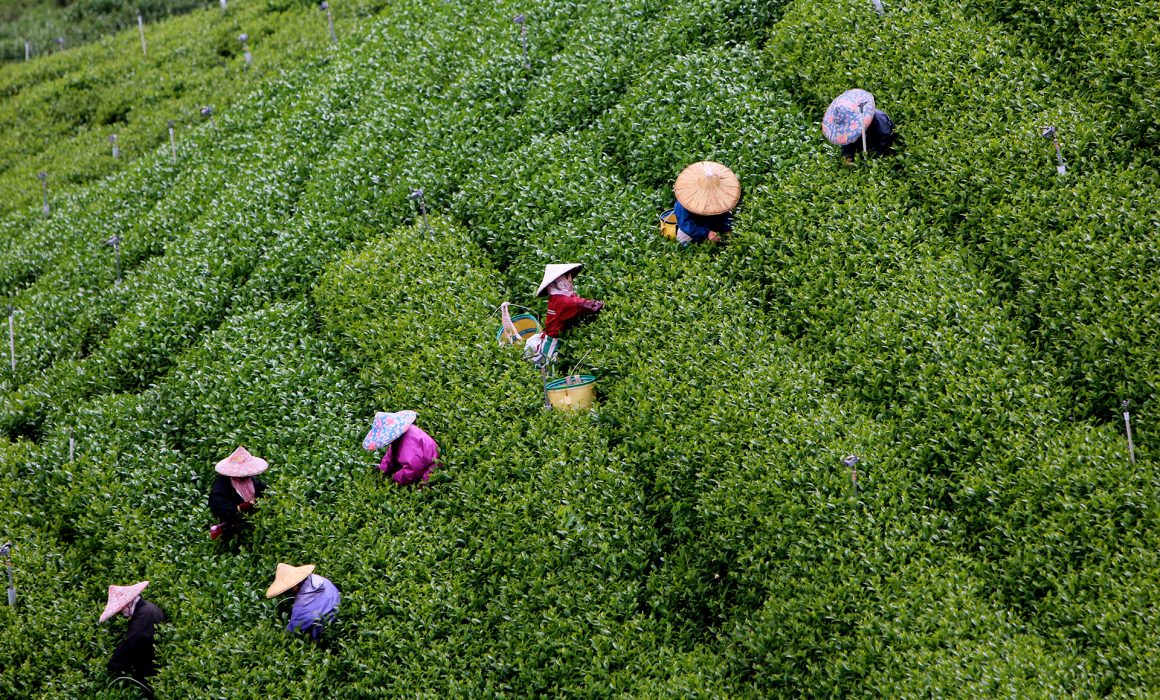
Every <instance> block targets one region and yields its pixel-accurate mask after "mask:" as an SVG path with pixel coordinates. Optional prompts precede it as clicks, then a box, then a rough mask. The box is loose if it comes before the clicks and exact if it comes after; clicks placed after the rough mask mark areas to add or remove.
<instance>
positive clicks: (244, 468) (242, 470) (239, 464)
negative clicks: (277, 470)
mask: <svg viewBox="0 0 1160 700" xmlns="http://www.w3.org/2000/svg"><path fill="white" fill-rule="evenodd" d="M269 466H270V463H269V462H267V461H266V460H264V459H261V458H260V457H255V456H254V455H252V454H250V453H249V452H248V451H247V450H246V448H244V447H239V448H238V449H236V450H234V452H233V454H231V455H230V456H229V457H226V458H225V459H223V460H222V461H220V462H218V463H217V466H216V467H214V469H215V470H216V471H217V473H218V474H221V475H223V476H236V477H239V478H241V477H243V476H254V475H255V474H261V473H262V472H264V471H266V468H267V467H269Z"/></svg>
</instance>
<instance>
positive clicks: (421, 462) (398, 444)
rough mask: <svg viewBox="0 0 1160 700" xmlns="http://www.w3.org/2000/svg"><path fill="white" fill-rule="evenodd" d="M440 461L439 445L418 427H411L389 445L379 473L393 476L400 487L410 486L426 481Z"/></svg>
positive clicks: (380, 464)
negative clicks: (436, 463) (436, 461)
mask: <svg viewBox="0 0 1160 700" xmlns="http://www.w3.org/2000/svg"><path fill="white" fill-rule="evenodd" d="M437 459H439V445H437V444H436V443H435V440H434V439H432V437H431V436H430V435H428V434H427V433H426V432H424V431H423V429H422V428H420V427H419V426H417V425H411V426H409V427H408V428H407V429H406V430H405V431H404V432H403V434H402V435H401V436H400V437H399V438H398V439H396V440H395V441H394V442H392V443H391V444H390V445H387V453H386V454H384V455H383V461H382V462H380V463H379V471H381V472H383V473H384V474H390V473H391V472H394V474H391V478H392V479H394V480H395V483H396V484H398V485H399V486H409V485H411V484H413V483H415V482H417V481H419V480H420V479H422V480H423V481H426V480H427V478H428V477H430V476H431V470H432V469H434V468H435V460H437Z"/></svg>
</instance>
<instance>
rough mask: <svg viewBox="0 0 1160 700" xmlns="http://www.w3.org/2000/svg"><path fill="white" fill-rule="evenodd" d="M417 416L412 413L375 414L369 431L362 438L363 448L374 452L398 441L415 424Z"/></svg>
mask: <svg viewBox="0 0 1160 700" xmlns="http://www.w3.org/2000/svg"><path fill="white" fill-rule="evenodd" d="M417 415H418V414H417V413H415V412H414V411H399V412H398V413H384V412H382V411H379V412H377V413H375V419H374V421H373V422H372V423H371V430H370V432H369V433H367V436H366V437H365V438H363V448H364V449H367V450H370V451H371V452H374V451H375V450H377V449H379V448H380V447H386V446H387V445H389V444H391V443H392V442H394V441H395V440H398V439H399V436H400V435H402V434H403V433H404V432H405V431H406V430H407V428H409V427H411V424H412V423H414V422H415V417H416V416H417Z"/></svg>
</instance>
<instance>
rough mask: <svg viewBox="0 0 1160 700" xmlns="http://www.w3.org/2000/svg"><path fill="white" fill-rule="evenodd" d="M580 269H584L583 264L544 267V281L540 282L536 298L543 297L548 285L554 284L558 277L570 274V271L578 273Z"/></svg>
mask: <svg viewBox="0 0 1160 700" xmlns="http://www.w3.org/2000/svg"><path fill="white" fill-rule="evenodd" d="M582 267H584V263H563V264H560V265H545V266H544V279H543V281H542V282H540V288H539V289H537V290H536V296H538V297H542V296H544V290H545V289H547V288H548V285H549V284H551V283H553V282H555V281H556V278H558V277H559V276H560V275H563V274H565V273H568V272H571V271H572V270H576V271H577V272H579V271H580V269H581V268H582Z"/></svg>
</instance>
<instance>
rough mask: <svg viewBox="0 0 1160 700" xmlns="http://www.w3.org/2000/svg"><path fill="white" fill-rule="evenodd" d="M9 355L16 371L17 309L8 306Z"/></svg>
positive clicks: (13, 369)
mask: <svg viewBox="0 0 1160 700" xmlns="http://www.w3.org/2000/svg"><path fill="white" fill-rule="evenodd" d="M8 355H9V357H11V358H12V371H13V372H15V371H16V309H14V308H12V307H11V306H9V307H8Z"/></svg>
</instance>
